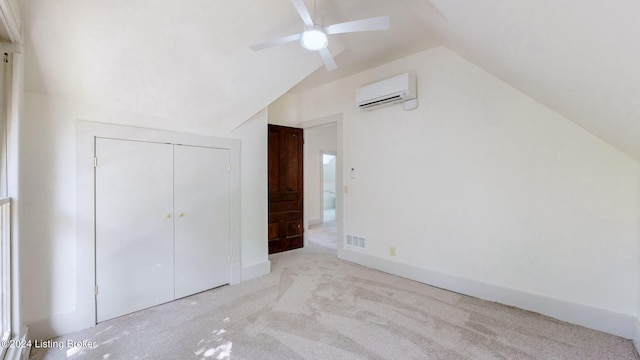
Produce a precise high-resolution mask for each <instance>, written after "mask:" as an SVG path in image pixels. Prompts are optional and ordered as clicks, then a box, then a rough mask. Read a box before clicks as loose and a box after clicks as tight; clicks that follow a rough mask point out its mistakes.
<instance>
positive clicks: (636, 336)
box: [633, 318, 640, 354]
mask: <svg viewBox="0 0 640 360" xmlns="http://www.w3.org/2000/svg"><path fill="white" fill-rule="evenodd" d="M633 345H634V346H635V347H636V351H637V352H638V353H639V354H640V319H639V318H635V319H633Z"/></svg>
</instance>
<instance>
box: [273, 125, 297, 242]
mask: <svg viewBox="0 0 640 360" xmlns="http://www.w3.org/2000/svg"><path fill="white" fill-rule="evenodd" d="M268 139H269V163H268V167H269V253H270V254H273V253H276V252H281V251H286V250H291V249H296V248H300V247H302V245H303V227H302V219H303V212H302V204H303V199H302V197H303V195H302V194H303V188H302V186H303V185H302V184H303V182H302V174H303V172H302V171H303V168H302V165H303V163H302V159H303V152H302V151H303V150H302V148H303V142H304V141H303V132H302V129H296V128H290V127H284V126H276V125H269V137H268Z"/></svg>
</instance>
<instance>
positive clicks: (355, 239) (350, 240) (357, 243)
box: [347, 234, 366, 249]
mask: <svg viewBox="0 0 640 360" xmlns="http://www.w3.org/2000/svg"><path fill="white" fill-rule="evenodd" d="M347 246H351V247H356V248H359V249H364V248H365V247H366V241H365V239H364V238H363V237H360V236H355V235H349V234H347Z"/></svg>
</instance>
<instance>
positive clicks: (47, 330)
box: [29, 303, 96, 340]
mask: <svg viewBox="0 0 640 360" xmlns="http://www.w3.org/2000/svg"><path fill="white" fill-rule="evenodd" d="M95 318H96V307H95V304H94V303H91V304H85V305H82V306H79V307H77V308H76V309H75V310H74V311H70V312H67V313H63V314H56V315H54V316H52V317H50V318H47V319H44V320H40V321H36V322H32V323H30V324H29V338H30V339H32V340H48V339H52V338H55V337H58V336H62V335H66V334H69V333H72V332H75V331H80V330H84V329H87V328H90V327H92V326H95V324H96V323H95Z"/></svg>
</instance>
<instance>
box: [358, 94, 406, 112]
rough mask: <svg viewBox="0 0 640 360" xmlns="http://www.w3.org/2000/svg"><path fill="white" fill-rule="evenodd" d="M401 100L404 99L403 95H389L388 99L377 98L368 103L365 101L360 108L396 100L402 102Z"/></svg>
mask: <svg viewBox="0 0 640 360" xmlns="http://www.w3.org/2000/svg"><path fill="white" fill-rule="evenodd" d="M400 101H404V100H403V99H402V97H401V96H400V95H396V96H392V97H388V98H386V99H380V100H376V101H371V102H368V103H364V104H361V105H360V109H369V108H372V107H375V106H381V105H384V104H389V103H395V102H400Z"/></svg>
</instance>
